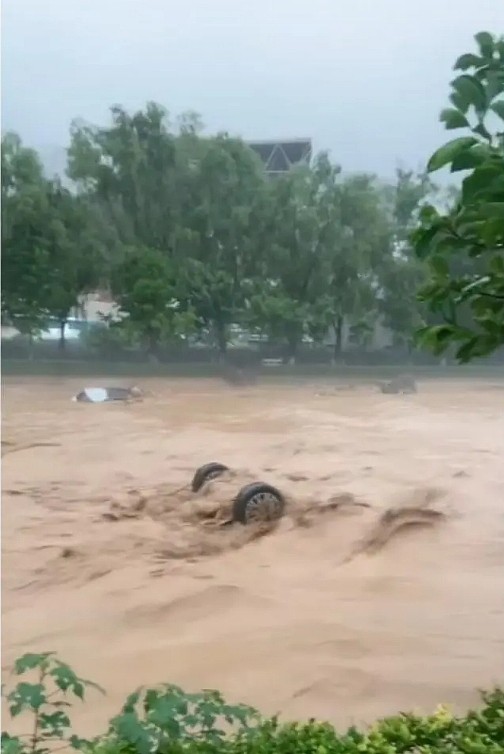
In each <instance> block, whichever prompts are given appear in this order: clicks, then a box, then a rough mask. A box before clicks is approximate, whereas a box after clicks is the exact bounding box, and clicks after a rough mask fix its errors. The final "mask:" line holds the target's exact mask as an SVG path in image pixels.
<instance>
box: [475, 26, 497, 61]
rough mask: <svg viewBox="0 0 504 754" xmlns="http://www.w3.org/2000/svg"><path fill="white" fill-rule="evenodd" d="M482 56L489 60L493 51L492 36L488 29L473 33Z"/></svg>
mask: <svg viewBox="0 0 504 754" xmlns="http://www.w3.org/2000/svg"><path fill="white" fill-rule="evenodd" d="M474 39H475V40H476V42H477V44H478V47H479V48H480V52H481V54H482V56H483V57H484V58H486V59H489V60H491V59H492V56H493V51H494V44H495V43H494V38H493V36H492V35H491V34H490V33H489V32H488V31H480V32H478V33H477V34H475V35H474Z"/></svg>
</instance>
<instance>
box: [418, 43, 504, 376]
mask: <svg viewBox="0 0 504 754" xmlns="http://www.w3.org/2000/svg"><path fill="white" fill-rule="evenodd" d="M475 39H476V43H477V45H478V51H477V53H466V54H464V55H462V56H461V57H460V58H459V59H458V60H457V61H456V63H455V66H454V69H455V70H456V71H460V72H461V73H460V74H459V75H457V77H456V78H455V79H454V80H453V81H452V82H451V89H452V92H451V95H450V102H451V107H449V108H446V109H445V110H443V111H442V113H441V116H440V119H441V121H442V122H443V123H444V124H445V127H446V128H447V129H450V130H452V129H466V130H468V131H469V134H468V135H465V136H459V137H458V138H455V139H452V140H451V141H449V142H448V143H446V144H444V145H443V146H442V147H441V148H440V149H438V150H437V151H436V152H435V153H434V154H433V155H432V157H431V158H430V160H429V164H428V169H429V171H430V172H434V171H436V170H439V169H441V168H444V167H446V166H449V167H450V170H451V172H457V171H469V172H468V174H467V175H466V176H465V178H464V179H463V181H462V191H461V194H460V198H459V200H458V201H457V202H456V204H455V206H454V207H453V208H452V209H451V211H448V212H441V211H438V210H437V209H436V208H435V207H433V206H427V207H425V209H424V210H423V212H422V214H421V218H420V224H419V227H418V229H417V230H416V232H415V234H414V247H415V251H416V254H417V256H418V257H419V258H420V259H424V260H426V261H427V263H428V266H429V276H430V280H429V282H428V283H427V285H425V286H424V287H423V288H422V289H421V290H420V299H421V300H422V301H424V302H426V303H427V304H428V305H429V307H430V309H431V310H432V311H433V312H434V313H435V314H436V315H437V316H438V317H440V318H442V320H443V323H442V324H437V325H432V326H429V327H425V328H422V329H421V330H420V331H419V333H418V335H419V341H420V343H421V344H424V345H427V346H428V347H429V348H431V349H432V350H434V351H435V352H436V353H443V352H444V351H445V350H446V349H448V348H449V347H451V346H452V344H455V346H456V358H457V359H458V360H459V361H460V362H467V361H470V360H472V359H474V358H476V357H482V356H485V355H488V354H490V353H492V352H493V351H495V350H496V349H498V348H499V347H501V346H502V344H503V343H504V129H503V126H502V122H503V121H504V37H500V38H498V37H495V36H492V35H491V34H489V33H488V32H479V33H478V34H476V36H475Z"/></svg>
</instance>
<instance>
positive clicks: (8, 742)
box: [2, 732, 25, 754]
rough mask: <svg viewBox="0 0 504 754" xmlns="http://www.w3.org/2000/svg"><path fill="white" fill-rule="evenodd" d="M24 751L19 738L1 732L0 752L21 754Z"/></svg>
mask: <svg viewBox="0 0 504 754" xmlns="http://www.w3.org/2000/svg"><path fill="white" fill-rule="evenodd" d="M24 751H25V747H24V746H23V744H22V742H21V739H20V738H18V737H17V736H10V735H9V734H8V733H5V732H2V754H22V752H24Z"/></svg>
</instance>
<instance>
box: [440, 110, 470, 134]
mask: <svg viewBox="0 0 504 754" xmlns="http://www.w3.org/2000/svg"><path fill="white" fill-rule="evenodd" d="M439 120H440V121H441V123H444V124H445V127H446V128H447V129H448V130H453V129H455V128H466V127H467V126H469V121H468V120H467V118H466V117H465V115H464V114H463V113H461V112H460V111H459V110H454V109H453V108H446V109H445V110H442V111H441V115H440V116H439Z"/></svg>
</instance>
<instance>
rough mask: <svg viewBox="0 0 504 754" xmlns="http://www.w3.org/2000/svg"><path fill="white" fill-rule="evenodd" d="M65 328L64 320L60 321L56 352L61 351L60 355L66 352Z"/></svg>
mask: <svg viewBox="0 0 504 754" xmlns="http://www.w3.org/2000/svg"><path fill="white" fill-rule="evenodd" d="M65 327H66V319H61V320H60V336H59V341H58V350H59V351H61V353H65V351H66V339H65Z"/></svg>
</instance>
